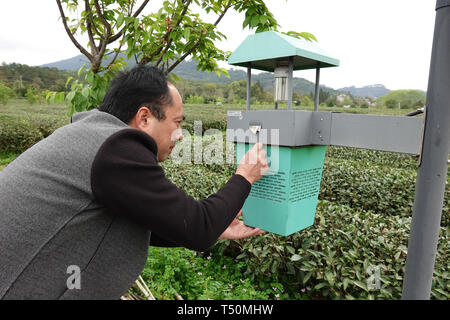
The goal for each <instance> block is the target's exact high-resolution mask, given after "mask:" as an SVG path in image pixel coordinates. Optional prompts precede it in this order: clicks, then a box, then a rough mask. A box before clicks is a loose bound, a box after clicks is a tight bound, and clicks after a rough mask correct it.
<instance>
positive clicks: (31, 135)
mask: <svg viewBox="0 0 450 320" xmlns="http://www.w3.org/2000/svg"><path fill="white" fill-rule="evenodd" d="M258 107H259V108H264V106H258ZM265 108H268V106H266V107H265ZM233 109H239V110H242V109H243V107H242V106H238V105H225V106H212V105H200V106H195V105H186V106H185V113H186V115H187V118H188V119H187V121H186V123H185V126H186V127H185V128H187V129H188V130H190V131H191V132H192V133H193V130H192V129H193V124H194V121H195V120H201V121H202V125H203V131H205V130H206V129H208V128H216V129H219V130H223V128H225V126H226V124H225V121H226V110H233ZM330 109H332V108H330ZM334 110H336V109H334ZM356 110H357V111H358V112H381V111H375V110H373V109H370V110H368V109H356ZM361 110H362V111H361ZM323 111H327V110H323ZM391 111H392V112H393V111H397V110H391ZM402 111H403V112H405V113H407V112H408V110H402ZM65 113H66V107H65V106H64V105H33V106H28V105H26V103H23V102H22V101H20V100H15V101H11V102H10V103H8V105H7V106H0V132H1V135H0V139H2V140H1V141H0V170H1V169H3V168H4V167H5V166H6V165H7V164H8V163H10V162H11V161H13V159H14V158H15V157H16V156H17V155H19V154H20V153H21V152H23V151H24V150H25V149H26V148H27V147H29V146H30V145H32V144H33V143H35V142H37V141H39V140H40V139H42V138H44V137H45V136H48V135H49V134H50V133H51V132H52V131H53V130H55V129H56V128H58V127H60V126H61V125H64V124H66V123H68V121H69V119H68V118H67V117H66V116H65ZM189 126H191V127H189ZM210 142H211V140H208V139H206V138H203V140H202V143H203V144H204V145H207V144H208V143H210ZM162 166H163V168H164V170H165V173H166V175H167V177H168V178H169V179H171V180H172V181H173V182H174V183H175V184H177V185H178V186H179V187H181V188H183V189H184V190H185V191H186V192H187V193H188V194H189V195H191V196H193V197H194V198H196V199H201V198H205V197H208V196H209V195H210V194H212V193H214V192H216V191H217V190H218V189H219V188H220V187H221V186H222V185H223V184H224V183H225V182H226V181H227V179H229V177H231V175H232V174H233V173H234V172H235V169H236V166H235V165H228V164H223V165H221V164H208V165H205V164H192V163H184V164H183V163H181V164H178V163H176V162H174V161H173V160H168V161H167V162H164V163H162ZM416 174H417V159H416V157H414V156H411V155H404V154H397V153H385V152H380V151H370V150H358V149H352V148H344V147H329V148H328V149H327V154H326V159H325V168H324V173H323V177H322V184H321V188H320V193H319V202H318V207H317V211H316V217H315V223H314V225H313V226H311V227H309V228H307V229H305V230H302V231H300V232H297V233H295V234H293V235H291V236H288V237H281V236H277V235H274V234H271V233H267V234H264V235H262V236H259V237H255V238H251V239H245V240H239V241H228V240H220V241H219V242H218V243H217V244H216V245H215V246H213V247H212V248H210V249H209V250H208V251H207V252H204V253H196V252H193V251H190V250H187V249H183V248H176V249H174V248H153V247H151V248H149V258H148V261H147V265H146V267H145V269H144V270H143V272H142V276H143V278H144V279H145V281H146V282H147V285H148V286H149V288H150V289H151V290H152V292H153V294H154V295H155V297H156V298H157V299H177V298H180V297H182V298H184V299H399V298H400V297H401V289H402V281H403V276H404V266H405V261H406V260H405V259H406V254H407V245H408V236H409V228H410V224H411V213H412V206H413V201H414V188H415V179H416ZM449 181H450V177H449V176H447V183H448V182H449ZM449 203H450V196H449V192H448V188H447V189H446V193H445V196H444V207H443V215H442V219H441V229H440V234H439V243H438V251H437V256H436V263H435V271H434V277H433V285H432V292H431V298H432V299H444V300H445V299H449V298H450V295H449V291H450V290H449V280H450V275H449V265H448V261H449V248H448V221H449ZM130 290H132V291H133V290H135V289H130Z"/></svg>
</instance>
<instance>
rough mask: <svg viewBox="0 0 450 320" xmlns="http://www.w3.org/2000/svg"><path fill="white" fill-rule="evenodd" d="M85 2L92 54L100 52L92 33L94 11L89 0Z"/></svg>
mask: <svg viewBox="0 0 450 320" xmlns="http://www.w3.org/2000/svg"><path fill="white" fill-rule="evenodd" d="M84 4H85V6H84V7H85V10H86V13H87V16H88V17H87V20H86V25H87V32H88V36H89V43H90V44H91V50H92V55H95V54H98V48H97V46H96V44H95V41H94V36H93V35H92V25H93V23H94V22H93V19H92V11H91V7H90V6H89V0H84Z"/></svg>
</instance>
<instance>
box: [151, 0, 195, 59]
mask: <svg viewBox="0 0 450 320" xmlns="http://www.w3.org/2000/svg"><path fill="white" fill-rule="evenodd" d="M190 4H191V0H187V3H186V5H185V7H184V8H183V11H182V12H181V14H180V18H179V19H178V21H177V23H176V24H175V27H174V28H173V29H175V28H177V27H178V26H179V25H180V23H181V21H182V20H183V17H184V16H185V15H186V12H187V10H188V8H189V5H190ZM173 29H172V30H173ZM170 32H171V31H170V29H169V30H168V31H167V33H166V35H165V38H166V41H167V44H166V47H165V48H164V51H163V53H161V56H160V57H159V59H158V61H157V62H156V64H155V66H158V65H159V64H160V63H161V60H162V59H163V56H164V54H165V53H166V52H167V50H169V48H170V45H171V44H172V41H173V39H172V38H170ZM169 38H170V39H169ZM161 48H162V47H160V50H159V52H161ZM159 52H158V53H157V54H159ZM157 54H153V55H152V57H151V58H150V61H151V59H152V58H153V57H154V56H156V55H157Z"/></svg>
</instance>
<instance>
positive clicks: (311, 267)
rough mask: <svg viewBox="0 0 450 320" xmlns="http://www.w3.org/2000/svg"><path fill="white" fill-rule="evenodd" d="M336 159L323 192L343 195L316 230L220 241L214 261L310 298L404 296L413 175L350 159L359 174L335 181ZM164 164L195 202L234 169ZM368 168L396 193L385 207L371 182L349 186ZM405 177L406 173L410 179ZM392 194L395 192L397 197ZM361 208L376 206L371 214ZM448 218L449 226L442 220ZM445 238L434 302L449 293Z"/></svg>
mask: <svg viewBox="0 0 450 320" xmlns="http://www.w3.org/2000/svg"><path fill="white" fill-rule="evenodd" d="M365 152H366V151H365V150H356V151H354V153H353V154H357V153H361V154H363V155H360V156H359V157H358V158H360V159H369V158H371V155H370V154H369V155H364V153H365ZM382 157H383V154H382V153H380V154H379V156H378V158H382ZM336 161H337V163H338V166H336V167H333V166H331V165H330V162H333V160H332V159H330V158H327V160H326V165H327V166H328V169H327V170H326V171H324V174H323V175H324V177H323V179H324V180H323V182H322V188H323V187H324V186H325V188H327V187H328V185H330V186H331V188H332V189H340V191H338V192H340V194H341V195H342V196H337V197H335V198H334V201H329V200H319V205H318V208H317V212H316V221H315V224H314V225H313V226H312V227H310V228H307V229H305V230H302V231H300V232H298V233H295V234H294V235H291V236H289V237H281V236H277V235H274V234H266V235H263V236H260V237H255V238H252V239H248V240H239V241H220V242H219V243H218V244H217V245H216V246H215V247H214V248H212V249H211V252H212V253H213V254H214V256H223V255H225V256H230V257H232V258H234V259H237V261H240V262H244V264H245V265H246V266H247V268H246V272H245V273H244V276H246V277H248V278H249V279H250V280H252V281H253V280H255V281H256V279H261V278H266V279H274V277H276V279H277V282H280V283H284V284H286V283H289V284H290V285H289V289H288V288H287V286H285V290H291V291H290V292H296V293H297V294H298V293H300V294H306V295H307V296H309V297H310V298H329V299H354V298H357V299H375V298H376V299H399V298H400V296H401V287H402V280H403V276H404V265H405V256H406V246H407V241H408V235H409V225H410V222H411V218H410V212H411V209H410V207H409V205H410V201H405V199H404V198H403V197H404V194H405V193H406V192H409V194H408V195H407V196H406V198H407V199H411V197H412V196H413V190H411V189H409V191H403V190H402V188H403V189H404V188H406V190H408V186H407V185H408V183H409V184H411V185H414V179H411V171H410V170H409V169H401V168H396V169H394V167H391V169H390V167H389V165H388V166H387V167H386V169H385V167H384V165H387V164H391V166H392V165H394V164H395V161H393V160H392V159H391V160H385V159H381V160H379V162H378V164H380V167H378V165H377V161H378V160H375V163H373V165H372V166H375V167H377V169H376V170H375V171H374V172H373V173H372V172H371V170H370V169H367V165H365V164H364V163H361V166H360V168H357V164H356V162H355V161H353V162H351V161H349V162H350V164H349V166H350V168H351V169H349V170H350V171H351V172H353V174H354V176H353V177H349V176H348V175H346V177H347V179H348V180H347V181H346V183H347V184H346V185H345V186H344V185H342V183H343V182H342V180H339V179H337V180H334V179H335V178H336V177H338V176H339V172H340V171H341V170H343V168H344V167H345V166H344V165H343V162H340V161H339V160H338V159H336ZM410 161H411V160H410ZM341 163H342V166H341ZM163 167H164V169H165V171H166V174H167V176H168V177H169V179H171V180H173V181H174V182H175V183H176V184H177V185H178V186H179V187H181V188H183V189H185V190H186V191H187V192H188V194H190V195H192V196H194V197H195V198H197V199H200V198H204V197H205V196H208V195H209V194H211V193H213V192H215V191H216V190H218V188H219V187H220V186H221V185H223V183H224V181H226V180H227V179H228V178H229V177H230V176H231V175H232V174H233V172H234V171H233V170H234V167H230V169H229V170H226V171H223V170H224V169H223V166H217V167H212V168H207V167H205V166H201V165H181V167H180V166H179V165H175V164H173V163H170V162H167V163H164V164H163ZM218 167H220V168H221V169H220V170H221V171H219V172H217V171H215V170H217V168H218ZM355 170H358V172H355ZM366 170H368V171H369V172H368V173H366V176H367V178H365V179H367V180H368V181H369V180H370V179H375V182H374V183H373V185H374V186H378V187H379V188H380V189H383V188H387V189H388V190H391V193H393V194H394V195H390V194H389V193H388V192H386V193H381V194H380V195H379V196H378V201H380V202H382V204H380V205H378V204H375V203H374V202H373V201H371V199H370V198H369V197H372V196H377V195H376V193H374V192H373V191H371V190H372V187H371V184H370V183H369V184H367V183H365V184H361V185H360V187H358V186H356V187H352V186H349V184H352V183H354V184H357V185H358V175H362V174H364V172H365V171H366ZM386 172H390V176H389V174H388V175H387V177H386V180H384V181H383V178H382V177H380V176H379V175H385V174H386ZM405 173H407V174H406V177H407V178H406V181H405V178H404V176H405ZM198 176H202V179H201V181H199V179H197V177H198ZM380 181H381V182H380ZM380 183H382V184H381V185H380ZM333 185H334V187H333ZM349 188H350V189H349ZM351 188H354V189H357V190H356V191H355V190H354V189H351ZM358 188H359V189H358ZM364 188H367V190H365V189H364ZM347 190H349V191H348V192H347ZM392 190H396V191H395V192H392ZM321 192H322V191H321ZM358 192H363V193H364V192H365V193H364V194H365V197H366V200H367V203H368V204H366V203H365V202H364V199H363V197H359V196H358V198H359V199H360V200H358V202H357V203H356V202H355V203H352V204H351V205H352V207H349V206H347V205H344V204H343V203H345V202H346V201H347V202H348V201H352V200H351V199H352V195H357V193H358ZM395 194H400V196H399V197H398V198H399V199H396V198H397V197H396V196H395ZM385 198H386V199H388V200H386V199H385ZM389 201H392V202H393V206H396V207H397V209H398V210H397V211H396V212H394V210H392V209H390V208H389V206H388V205H386V203H388V202H389ZM395 201H397V202H395ZM445 202H446V204H444V210H443V212H444V216H443V225H445V223H448V219H449V216H448V210H446V209H445V207H447V208H448V206H449V205H448V204H449V202H450V198H449V197H448V192H447V193H446V200H445ZM363 206H367V207H370V206H372V207H371V208H368V209H367V210H365V209H363V208H362V207H363ZM383 206H384V207H383ZM408 207H409V209H408ZM378 210H380V211H378ZM383 210H384V212H383ZM444 221H447V222H445V223H444ZM447 237H448V234H447V232H446V227H444V226H443V227H441V233H440V238H439V247H438V254H437V258H436V268H435V277H434V278H433V289H432V298H436V299H447V298H448V293H445V291H446V287H445V283H446V281H448V278H449V276H448V267H447V262H446V261H447V260H448V249H447V246H448V238H447ZM373 270H378V271H379V272H380V279H381V283H380V288H379V289H376V290H371V288H370V287H368V283H369V282H368V281H369V279H370V277H371V275H372V273H371V272H373ZM155 280H156V279H155ZM155 280H154V281H155ZM291 294H292V295H291V296H290V297H293V296H295V295H294V293H291Z"/></svg>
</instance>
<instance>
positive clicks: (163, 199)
mask: <svg viewBox="0 0 450 320" xmlns="http://www.w3.org/2000/svg"><path fill="white" fill-rule="evenodd" d="M183 119H184V113H183V105H182V101H181V97H180V95H179V93H178V91H177V89H176V88H175V87H174V86H173V85H172V84H170V83H168V82H167V79H166V77H165V76H164V74H163V73H162V72H161V71H160V70H159V69H157V68H154V67H136V68H134V69H131V70H130V71H128V72H124V73H122V74H120V75H119V76H118V77H117V78H116V79H115V80H114V81H113V82H112V84H111V87H110V88H109V90H108V92H107V93H106V95H105V98H104V100H103V103H102V105H101V106H99V108H98V109H95V110H92V111H87V112H81V113H78V114H75V115H74V116H73V117H72V120H71V124H69V125H67V126H64V127H61V128H59V129H58V130H56V131H55V132H54V133H53V134H52V135H50V136H49V137H47V138H46V139H44V140H42V141H40V142H39V143H37V144H35V145H34V146H32V147H31V148H30V149H28V150H27V151H25V152H24V153H22V154H21V155H20V156H19V157H18V158H17V159H15V160H14V161H13V162H12V163H10V164H9V165H8V166H7V167H6V168H5V169H4V170H2V171H0V210H1V211H0V298H1V299H119V298H120V296H121V295H122V294H123V293H125V292H126V291H127V289H128V288H129V287H130V285H131V284H132V283H133V281H134V280H135V279H136V278H137V277H138V275H139V274H140V273H141V271H142V269H143V267H144V266H145V263H146V260H147V253H148V245H149V244H151V245H157V246H183V247H186V248H190V249H193V250H198V251H203V250H205V249H206V248H208V247H210V246H212V245H213V244H214V243H215V241H216V240H217V239H218V238H219V237H222V238H228V239H230V238H242V237H246V236H253V235H257V234H261V233H262V232H263V231H262V230H259V229H253V228H249V227H246V226H244V225H243V224H242V222H240V221H238V220H237V219H236V217H237V215H238V212H239V211H240V208H241V207H242V205H243V203H244V200H245V199H246V197H247V195H248V193H249V191H250V188H251V184H252V183H254V182H255V181H257V180H258V179H259V178H260V177H261V175H262V174H264V173H265V172H266V171H267V169H268V166H267V159H266V157H265V153H264V150H262V147H261V145H260V144H258V145H256V146H255V147H254V148H253V149H252V150H250V151H249V152H248V153H247V154H246V155H245V157H244V159H243V161H241V163H240V164H239V166H238V169H237V171H236V174H235V175H234V176H233V177H232V178H231V179H230V180H229V181H228V182H227V183H226V184H225V185H224V186H223V187H222V188H221V189H220V190H219V191H218V192H217V193H216V194H214V195H212V196H210V197H209V198H207V199H204V200H201V201H196V200H195V199H193V198H192V197H189V196H187V195H186V194H185V193H184V192H183V191H182V190H180V189H179V188H177V187H176V186H175V185H174V184H173V183H171V182H170V181H169V180H168V179H167V178H166V177H165V175H164V172H163V170H162V168H161V167H160V166H159V165H158V162H160V161H164V160H165V159H167V157H168V156H169V154H170V152H171V151H172V149H173V147H174V146H175V142H176V141H178V140H180V139H182V135H181V130H180V124H181V122H182V120H183ZM252 159H254V160H256V161H250V160H252ZM252 162H253V164H252ZM239 213H240V212H239ZM71 277H73V278H71ZM73 279H75V280H76V281H74V282H71V281H72V280H73Z"/></svg>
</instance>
